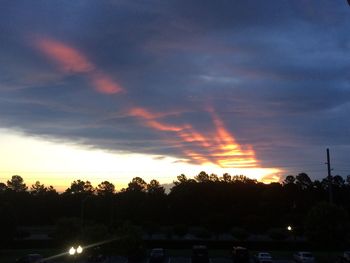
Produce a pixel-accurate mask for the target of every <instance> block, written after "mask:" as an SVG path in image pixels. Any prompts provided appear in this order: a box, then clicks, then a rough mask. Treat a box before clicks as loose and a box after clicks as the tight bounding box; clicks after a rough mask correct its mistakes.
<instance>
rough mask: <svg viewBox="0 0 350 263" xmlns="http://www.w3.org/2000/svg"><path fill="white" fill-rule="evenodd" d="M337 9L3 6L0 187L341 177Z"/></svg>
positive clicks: (348, 91)
mask: <svg viewBox="0 0 350 263" xmlns="http://www.w3.org/2000/svg"><path fill="white" fill-rule="evenodd" d="M349 28H350V7H349V6H348V5H347V3H346V1H345V0H332V1H329V0H328V1H327V0H321V1H310V0H300V1H294V0H271V1H261V0H255V1H253V0H239V1H231V0H219V1H209V0H208V1H207V0H198V1H192V0H174V1H163V0H154V1H153V0H150V1H136V0H135V1H129V0H114V1H113V0H110V1H92V0H91V1H88V0H84V1H79V0H75V1H68V0H67V1H44V0H42V1H12V0H11V1H2V2H1V8H0V145H1V147H0V182H5V181H6V180H7V179H9V178H10V177H11V176H12V175H14V174H19V175H21V176H22V177H23V178H24V179H25V181H26V182H27V184H31V183H33V182H34V181H36V180H39V181H40V182H42V183H45V184H47V185H49V184H52V185H54V186H55V187H57V188H58V189H64V188H66V187H68V186H69V184H70V183H71V182H72V181H73V180H76V179H82V180H90V181H92V183H93V184H95V185H97V184H98V183H99V182H101V181H103V180H109V181H111V182H113V183H114V184H116V185H117V186H118V187H119V188H120V187H123V186H125V185H126V184H127V182H128V181H130V180H131V179H132V178H133V177H135V176H140V177H142V178H144V179H145V180H146V181H149V180H151V179H153V178H155V179H157V180H159V181H160V182H161V183H164V184H166V183H171V182H172V181H173V180H174V179H176V176H177V175H179V174H181V173H185V174H186V175H187V176H188V177H192V176H194V175H196V174H198V173H199V172H200V171H202V170H204V171H206V172H207V173H217V174H218V175H219V176H220V175H222V173H225V172H228V173H230V174H231V175H235V174H244V175H247V176H249V177H252V178H256V179H259V180H262V181H264V182H269V181H278V180H280V178H282V179H283V177H284V176H285V175H288V174H297V173H300V172H306V173H308V174H309V175H310V176H311V178H312V179H320V178H323V177H325V176H326V172H327V170H326V166H325V161H326V148H327V147H329V148H330V150H331V157H332V159H331V161H332V166H333V168H334V170H333V174H340V175H342V176H346V175H349V174H350V158H349V156H350V136H349V134H350V121H349V115H350V59H349V58H350V34H349Z"/></svg>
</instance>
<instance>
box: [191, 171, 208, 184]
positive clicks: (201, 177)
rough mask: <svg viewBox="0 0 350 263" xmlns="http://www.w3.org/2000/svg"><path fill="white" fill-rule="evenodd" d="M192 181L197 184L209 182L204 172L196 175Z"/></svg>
mask: <svg viewBox="0 0 350 263" xmlns="http://www.w3.org/2000/svg"><path fill="white" fill-rule="evenodd" d="M194 179H195V180H196V181H197V182H199V183H204V182H209V181H210V178H209V175H208V174H207V173H206V172H204V171H202V172H200V173H199V174H198V175H196V176H195V177H194Z"/></svg>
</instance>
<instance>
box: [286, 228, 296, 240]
mask: <svg viewBox="0 0 350 263" xmlns="http://www.w3.org/2000/svg"><path fill="white" fill-rule="evenodd" d="M287 230H288V232H289V233H291V235H292V236H293V240H294V241H295V240H296V237H295V231H294V229H293V227H292V226H291V225H288V226H287Z"/></svg>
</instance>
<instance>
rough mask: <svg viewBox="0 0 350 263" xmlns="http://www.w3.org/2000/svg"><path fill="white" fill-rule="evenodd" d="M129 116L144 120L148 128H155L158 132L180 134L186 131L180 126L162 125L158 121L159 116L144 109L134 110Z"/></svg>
mask: <svg viewBox="0 0 350 263" xmlns="http://www.w3.org/2000/svg"><path fill="white" fill-rule="evenodd" d="M129 114H130V115H131V116H134V117H138V118H141V119H143V120H144V121H145V124H146V125H147V126H149V127H151V128H154V129H156V130H160V131H171V132H178V131H181V130H183V129H184V128H183V127H180V126H175V125H168V124H164V123H161V122H160V121H157V120H156V119H157V118H158V115H157V114H153V113H151V112H150V111H147V110H146V109H144V108H133V109H131V110H130V111H129Z"/></svg>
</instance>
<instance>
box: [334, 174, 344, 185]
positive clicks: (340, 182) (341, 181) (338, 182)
mask: <svg viewBox="0 0 350 263" xmlns="http://www.w3.org/2000/svg"><path fill="white" fill-rule="evenodd" d="M332 184H333V185H335V186H337V187H343V186H344V184H345V180H344V178H343V177H341V176H340V175H335V176H333V178H332Z"/></svg>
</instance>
